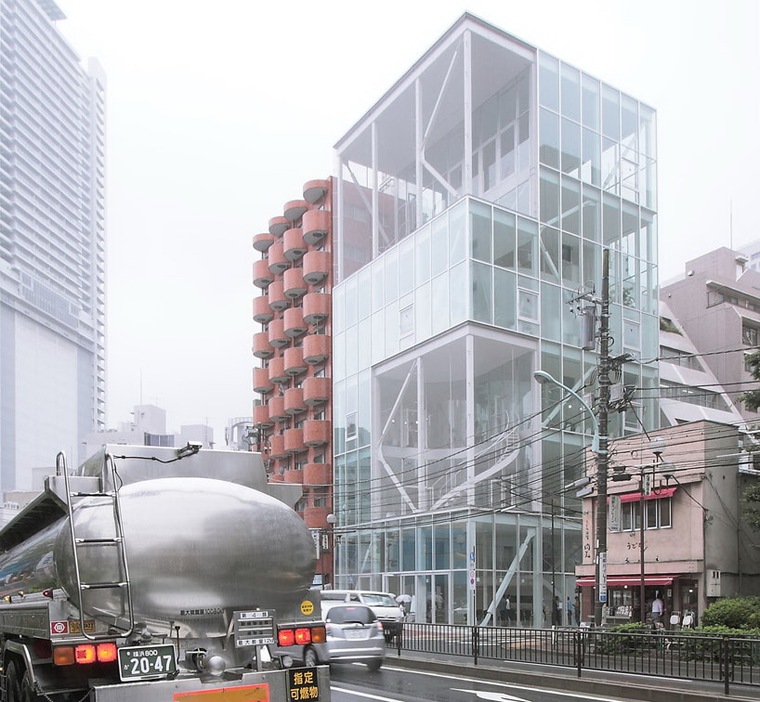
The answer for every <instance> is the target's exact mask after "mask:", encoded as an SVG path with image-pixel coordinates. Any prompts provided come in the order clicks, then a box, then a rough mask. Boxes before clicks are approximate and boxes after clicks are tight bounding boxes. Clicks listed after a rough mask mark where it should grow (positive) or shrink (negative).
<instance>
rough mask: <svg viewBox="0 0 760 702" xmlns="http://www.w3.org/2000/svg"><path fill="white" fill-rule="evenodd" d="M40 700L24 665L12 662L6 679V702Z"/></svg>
mask: <svg viewBox="0 0 760 702" xmlns="http://www.w3.org/2000/svg"><path fill="white" fill-rule="evenodd" d="M22 671H23V673H22ZM38 699H39V698H38V697H37V695H36V693H35V692H34V686H33V685H32V678H31V676H30V675H29V671H28V670H27V669H26V667H25V666H24V665H23V664H22V663H20V662H18V661H11V662H10V663H9V664H8V675H7V677H6V679H5V700H4V702H36V701H37V700H38Z"/></svg>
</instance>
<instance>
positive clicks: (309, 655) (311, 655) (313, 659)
mask: <svg viewBox="0 0 760 702" xmlns="http://www.w3.org/2000/svg"><path fill="white" fill-rule="evenodd" d="M303 664H304V665H305V666H306V667H307V668H313V667H314V666H315V665H319V659H318V658H317V652H316V651H315V650H314V649H313V648H307V649H306V650H305V651H304V654H303Z"/></svg>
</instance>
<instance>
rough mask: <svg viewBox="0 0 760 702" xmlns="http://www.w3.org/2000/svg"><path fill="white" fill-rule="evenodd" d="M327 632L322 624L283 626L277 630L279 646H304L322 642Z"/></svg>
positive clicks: (325, 638)
mask: <svg viewBox="0 0 760 702" xmlns="http://www.w3.org/2000/svg"><path fill="white" fill-rule="evenodd" d="M326 640H327V634H326V632H325V627H324V625H323V624H320V625H318V626H299V627H284V628H282V629H279V630H278V631H277V643H278V645H279V646H294V645H297V646H306V645H308V644H310V643H324V642H325V641H326Z"/></svg>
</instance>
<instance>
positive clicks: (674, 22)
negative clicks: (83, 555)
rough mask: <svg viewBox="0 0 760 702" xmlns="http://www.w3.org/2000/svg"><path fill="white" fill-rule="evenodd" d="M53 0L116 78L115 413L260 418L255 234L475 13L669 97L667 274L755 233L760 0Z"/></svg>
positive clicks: (664, 147)
mask: <svg viewBox="0 0 760 702" xmlns="http://www.w3.org/2000/svg"><path fill="white" fill-rule="evenodd" d="M58 3H59V5H60V6H61V8H62V9H63V11H64V12H65V13H66V15H67V19H66V20H63V21H61V22H59V27H60V29H61V31H62V32H63V33H64V34H65V35H66V36H67V37H68V39H69V40H70V42H71V44H72V45H73V46H74V47H75V48H76V49H77V51H78V52H79V53H80V55H81V56H82V57H83V59H87V58H88V57H90V56H93V57H96V58H97V59H98V60H99V61H100V63H101V64H102V66H103V68H104V70H105V72H106V75H107V79H108V92H107V105H108V110H107V113H108V151H107V158H108V380H107V383H108V407H107V409H108V423H109V426H111V427H115V426H116V424H117V423H118V422H122V421H127V420H128V419H129V418H130V415H129V413H130V411H131V410H132V408H133V406H134V405H136V404H140V403H151V404H157V405H159V406H161V407H163V408H164V409H166V410H167V422H168V429H169V430H170V431H172V430H176V429H178V428H179V427H180V425H183V424H202V423H208V424H209V425H211V426H212V427H214V429H215V432H216V441H217V445H219V446H222V445H223V444H224V436H223V430H224V427H225V425H226V423H227V420H228V418H230V417H234V416H247V415H250V413H251V403H252V400H253V399H254V397H255V395H254V393H253V391H252V389H251V372H252V368H253V365H254V363H253V361H254V358H253V356H252V355H251V336H252V334H253V332H254V331H257V330H258V325H256V324H254V322H253V321H252V319H251V304H252V299H253V297H255V296H256V295H257V294H259V292H260V291H259V290H258V289H257V288H254V287H253V285H252V284H251V266H252V263H253V261H254V260H255V259H256V257H257V256H258V255H257V254H256V252H255V251H254V250H253V249H252V248H251V236H252V235H253V234H257V233H260V232H263V231H266V229H267V223H268V221H269V219H270V218H271V217H274V216H277V215H281V214H282V206H283V205H284V204H285V202H287V201H288V200H292V199H297V198H300V197H301V192H302V190H301V189H302V185H303V183H304V182H306V181H307V180H312V179H314V178H324V177H327V176H329V175H332V173H333V152H332V145H333V144H335V143H336V142H337V141H338V140H339V139H340V137H341V136H343V134H344V133H345V132H346V131H347V130H348V129H349V128H350V127H351V126H352V125H353V124H354V123H355V122H356V121H357V120H358V119H359V118H360V117H361V116H362V115H363V114H364V113H365V112H366V111H367V109H369V107H371V106H372V104H373V103H374V102H375V101H376V100H377V99H378V98H379V97H381V95H382V94H383V93H384V92H385V91H386V90H387V89H388V88H390V87H391V86H392V85H393V83H394V82H395V81H396V80H397V79H398V78H399V77H400V76H401V74H402V73H403V72H404V71H406V69H408V68H409V67H410V66H411V64H412V63H413V62H414V61H416V60H417V59H418V58H419V57H420V56H421V55H422V53H423V52H424V51H425V50H426V49H427V48H428V47H429V46H430V45H431V44H432V43H433V42H434V41H436V39H438V38H439V37H440V36H441V34H443V33H444V32H445V31H446V30H447V29H448V28H449V27H450V26H451V25H452V24H453V23H454V22H455V21H456V20H457V19H458V18H459V17H460V16H461V15H462V13H463V12H464V11H469V12H471V13H473V14H475V15H477V16H479V17H481V18H482V19H484V20H486V21H488V22H490V23H492V24H494V25H496V26H497V27H499V28H500V29H503V30H505V31H507V32H509V33H511V34H513V35H515V36H516V37H518V38H520V39H523V40H525V41H527V42H529V43H531V44H533V45H536V46H538V47H539V48H542V49H544V50H545V51H548V52H550V53H553V54H554V55H556V56H558V57H559V58H561V59H563V60H565V61H566V62H568V63H571V64H573V65H575V66H576V67H578V68H581V69H583V70H585V71H586V72H588V73H591V74H593V75H595V76H596V77H598V78H600V79H602V80H604V81H607V82H608V83H611V84H612V85H614V86H616V87H618V88H620V89H621V90H624V91H626V92H628V93H630V94H632V95H634V96H635V97H637V98H639V99H640V100H643V101H644V102H647V103H648V104H650V105H651V106H652V107H654V108H655V109H656V110H657V115H658V152H659V164H658V165H659V233H660V253H659V255H660V266H661V276H660V277H661V280H667V279H668V278H671V277H673V276H675V275H678V274H680V273H681V272H683V270H684V264H685V261H686V260H687V259H688V258H692V257H695V256H698V255H700V254H702V253H706V252H707V251H710V250H712V249H714V248H716V247H718V246H733V247H739V246H740V245H741V244H744V243H748V242H750V241H754V240H756V239H760V224H758V222H759V221H760V218H758V216H757V208H758V201H759V200H760V48H759V47H760V2H757V0H666V1H665V0H636V1H632V0H604V1H602V0H596V1H592V0H587V1H582V0H573V1H570V0H556V1H555V0H520V1H519V2H511V1H509V0H471V1H470V2H469V3H467V4H463V3H462V2H453V1H451V0H429V1H428V0H383V2H356V1H355V0H353V1H351V2H348V1H345V2H344V1H343V0H322V2H316V1H312V2H304V1H302V0H280V1H279V2H267V1H265V0H213V2H211V1H210V0H208V1H206V2H200V1H198V0H131V1H130V2H117V1H116V0H58ZM255 254H256V255H255Z"/></svg>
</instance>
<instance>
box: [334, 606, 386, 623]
mask: <svg viewBox="0 0 760 702" xmlns="http://www.w3.org/2000/svg"><path fill="white" fill-rule="evenodd" d="M375 620H376V617H375V615H374V614H373V612H372V610H371V609H370V608H369V607H331V608H330V610H329V612H328V613H327V621H328V622H332V623H333V624H353V623H357V624H372V622H374V621H375Z"/></svg>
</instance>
